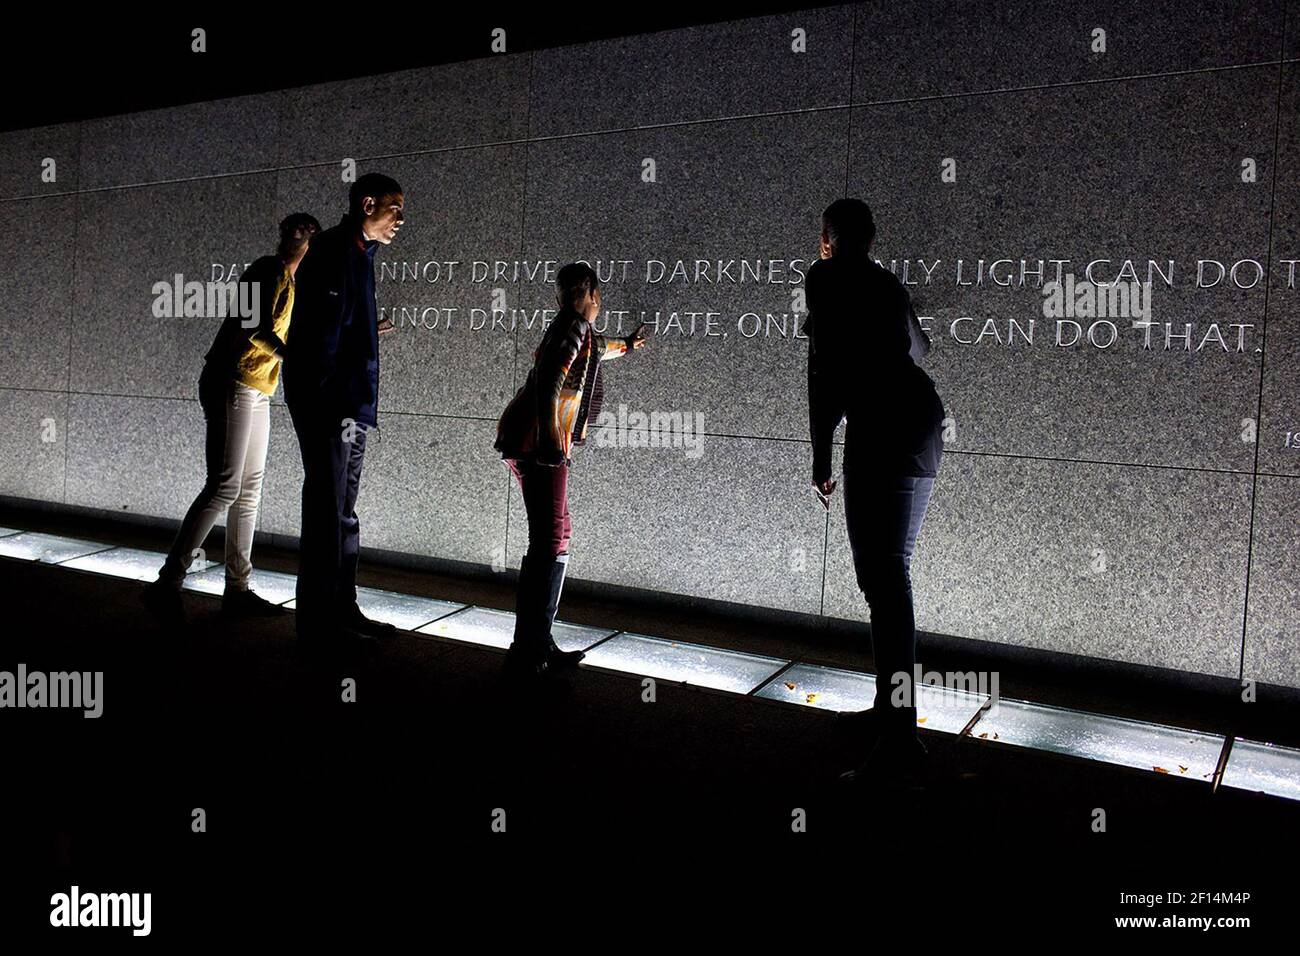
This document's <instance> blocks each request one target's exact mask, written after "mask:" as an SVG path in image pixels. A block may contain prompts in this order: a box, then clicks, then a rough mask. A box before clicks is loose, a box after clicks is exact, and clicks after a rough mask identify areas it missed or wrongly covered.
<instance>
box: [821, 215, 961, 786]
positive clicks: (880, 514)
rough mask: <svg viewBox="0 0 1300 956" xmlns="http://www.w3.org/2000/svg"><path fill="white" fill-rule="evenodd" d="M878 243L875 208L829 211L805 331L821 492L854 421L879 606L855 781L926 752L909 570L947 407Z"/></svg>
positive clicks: (856, 516) (866, 584) (856, 540)
mask: <svg viewBox="0 0 1300 956" xmlns="http://www.w3.org/2000/svg"><path fill="white" fill-rule="evenodd" d="M875 234H876V228H875V223H874V222H873V220H872V217H871V210H870V209H869V208H868V207H867V205H866V203H864V202H862V201H860V200H856V199H840V200H837V201H836V202H834V203H832V204H831V205H830V206H829V207H828V208H827V209H826V211H825V213H824V214H823V217H822V236H821V256H822V258H821V261H819V262H816V263H814V264H813V266H812V268H810V269H809V270H808V276H807V301H808V319H807V322H806V323H805V326H804V329H805V332H806V334H807V335H808V340H809V342H808V406H809V423H810V427H811V432H812V446H813V486H814V489H815V491H816V492H817V495H818V496H819V498H820V499H821V501H822V503H823V505H825V506H827V507H829V506H830V505H829V500H830V495H831V494H832V493H833V492H834V490H835V482H834V481H833V480H832V479H831V442H832V438H833V436H834V434H835V429H836V428H837V427H838V425H839V423H840V421H841V420H842V419H847V425H846V426H845V433H844V473H843V481H844V513H845V519H846V522H847V525H848V535H849V544H850V547H851V548H852V551H853V566H854V569H855V571H856V573H857V579H858V587H859V588H861V590H862V593H863V595H864V596H865V597H866V599H867V603H868V604H869V605H870V607H871V642H872V652H873V656H874V657H875V663H876V699H875V706H874V707H872V708H871V709H870V710H867V711H862V712H859V713H857V714H851V715H845V720H846V722H848V723H849V724H850V726H856V727H858V728H860V729H861V730H862V731H863V733H864V735H865V736H867V737H868V738H874V739H875V741H876V744H875V748H874V750H873V751H872V753H871V756H870V757H869V758H868V760H867V763H866V764H864V765H863V767H861V768H859V769H858V770H857V771H852V772H850V773H848V774H845V777H846V778H847V779H856V777H857V776H858V775H859V774H866V773H868V772H870V771H872V770H873V769H877V768H878V769H881V770H882V771H884V772H886V773H894V772H903V773H907V772H910V771H913V770H915V769H917V767H918V765H919V762H920V758H921V757H922V756H923V755H924V753H925V748H924V746H923V745H922V744H921V742H920V740H919V739H918V738H917V734H916V699H915V697H914V696H913V695H914V692H915V688H914V687H913V668H914V666H915V664H916V622H915V618H914V616H913V608H912V582H911V575H910V570H911V560H912V549H913V547H914V546H915V544H916V536H917V533H918V532H919V531H920V529H921V522H922V520H923V519H924V517H925V510H926V506H927V505H928V504H929V501H930V493H931V491H932V489H933V487H934V479H935V476H936V475H937V474H938V471H939V461H940V458H941V456H942V454H943V440H942V428H943V425H942V422H943V418H944V408H943V403H942V402H941V401H940V399H939V395H938V393H937V392H936V391H935V388H934V382H933V381H931V379H930V376H928V375H927V374H926V373H925V372H923V371H922V370H921V368H920V367H919V366H918V365H917V364H916V360H918V359H920V358H921V357H922V356H924V355H925V354H927V353H928V352H929V350H930V340H929V337H928V336H926V334H925V331H924V330H923V329H922V328H921V324H920V322H919V321H917V318H916V313H915V312H914V311H913V310H912V305H911V301H910V299H909V297H908V294H907V290H906V289H905V288H904V287H903V285H902V283H901V282H899V280H898V279H897V278H896V277H895V276H894V275H893V273H891V272H889V271H888V270H886V269H884V268H882V267H881V266H880V265H878V264H877V263H875V262H874V261H873V260H872V259H871V257H870V251H871V244H872V241H873V240H874V239H875ZM895 691H897V692H898V695H899V697H900V700H899V701H895V699H894V696H895V693H894V692H895ZM896 703H901V704H902V706H897V705H896Z"/></svg>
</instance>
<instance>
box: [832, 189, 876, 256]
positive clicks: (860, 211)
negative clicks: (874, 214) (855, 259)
mask: <svg viewBox="0 0 1300 956" xmlns="http://www.w3.org/2000/svg"><path fill="white" fill-rule="evenodd" d="M822 231H823V232H825V233H826V239H827V240H828V241H829V242H830V244H831V251H832V252H866V250H867V248H868V247H869V246H870V245H871V240H873V239H875V238H876V221H875V220H874V219H872V218H871V207H870V206H868V205H867V204H866V203H864V202H863V201H862V200H861V199H837V200H835V201H834V202H833V203H831V204H830V205H829V206H827V207H826V211H825V212H824V213H822Z"/></svg>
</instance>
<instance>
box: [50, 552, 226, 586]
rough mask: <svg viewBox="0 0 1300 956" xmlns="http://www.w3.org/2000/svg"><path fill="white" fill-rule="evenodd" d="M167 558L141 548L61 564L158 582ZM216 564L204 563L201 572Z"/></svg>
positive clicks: (101, 553) (87, 556) (86, 557)
mask: <svg viewBox="0 0 1300 956" xmlns="http://www.w3.org/2000/svg"><path fill="white" fill-rule="evenodd" d="M166 558H167V555H165V554H159V553H158V552H156V551H141V550H140V549H139V548H110V549H109V550H108V551H99V552H96V553H95V554H88V555H85V556H84V557H80V558H73V559H72V560H70V561H61V562H59V563H60V564H61V565H62V566H63V567H65V568H75V569H76V570H78V571H91V572H93V573H95V574H107V575H109V576H111V577H115V578H131V579H133V580H136V581H157V580H158V569H159V568H161V567H162V564H163V561H164V560H165V559H166ZM214 563H215V562H212V561H204V562H203V564H202V567H201V569H200V570H204V571H206V570H207V569H208V568H210V567H212V566H213V564H214Z"/></svg>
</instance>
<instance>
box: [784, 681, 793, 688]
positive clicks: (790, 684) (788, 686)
mask: <svg viewBox="0 0 1300 956" xmlns="http://www.w3.org/2000/svg"><path fill="white" fill-rule="evenodd" d="M785 686H786V688H788V689H789V690H794V684H792V683H790V682H789V681H786V682H785Z"/></svg>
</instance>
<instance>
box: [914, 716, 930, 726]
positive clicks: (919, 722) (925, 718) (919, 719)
mask: <svg viewBox="0 0 1300 956" xmlns="http://www.w3.org/2000/svg"><path fill="white" fill-rule="evenodd" d="M929 719H930V718H929V717H918V718H916V722H917V723H918V724H923V723H925V722H926V721H927V720H929Z"/></svg>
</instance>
